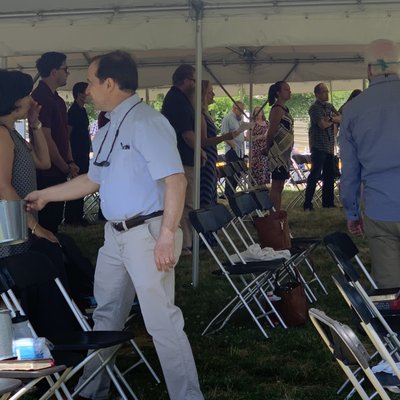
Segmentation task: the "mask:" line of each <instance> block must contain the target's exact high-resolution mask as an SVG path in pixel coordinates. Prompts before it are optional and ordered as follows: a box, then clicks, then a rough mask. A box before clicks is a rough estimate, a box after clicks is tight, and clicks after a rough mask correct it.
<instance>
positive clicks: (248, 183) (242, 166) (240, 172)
mask: <svg viewBox="0 0 400 400" xmlns="http://www.w3.org/2000/svg"><path fill="white" fill-rule="evenodd" d="M230 165H231V167H232V169H233V170H234V172H235V174H234V178H235V180H236V182H237V184H238V186H239V187H240V189H241V190H243V191H247V190H251V189H253V185H254V183H255V181H254V178H253V179H252V177H251V174H250V170H249V169H248V168H247V165H246V163H245V162H244V161H240V160H239V161H234V162H231V163H230Z"/></svg>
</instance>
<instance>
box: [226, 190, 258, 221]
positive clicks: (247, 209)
mask: <svg viewBox="0 0 400 400" xmlns="http://www.w3.org/2000/svg"><path fill="white" fill-rule="evenodd" d="M228 200H229V206H230V207H231V209H232V211H233V213H234V214H235V215H236V216H237V217H240V218H242V217H244V216H246V215H249V214H251V213H253V212H254V211H256V210H257V209H258V208H259V207H258V204H257V203H256V201H255V200H254V198H253V196H252V195H251V194H250V193H246V192H240V193H235V194H234V195H233V196H230V197H229V199H228Z"/></svg>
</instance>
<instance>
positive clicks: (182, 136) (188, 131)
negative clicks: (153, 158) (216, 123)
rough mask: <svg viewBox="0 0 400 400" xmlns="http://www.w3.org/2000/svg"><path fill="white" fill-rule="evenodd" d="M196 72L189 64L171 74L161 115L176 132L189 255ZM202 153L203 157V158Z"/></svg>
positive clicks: (182, 222)
mask: <svg viewBox="0 0 400 400" xmlns="http://www.w3.org/2000/svg"><path fill="white" fill-rule="evenodd" d="M194 76H195V69H194V67H192V66H191V65H188V64H182V65H180V66H179V67H178V68H177V69H176V70H175V72H174V74H173V75H172V85H173V86H172V87H171V89H170V90H169V91H168V93H167V94H166V96H165V99H164V102H163V105H162V109H161V112H162V113H163V114H164V116H165V117H166V118H167V119H168V121H169V123H170V124H171V125H172V126H173V128H174V129H175V132H176V138H177V145H178V151H179V154H180V156H181V159H182V164H183V168H184V170H185V175H186V179H187V187H186V197H185V209H184V211H183V216H182V220H181V228H182V231H183V246H182V247H183V250H182V255H188V254H191V252H190V248H191V247H192V227H191V224H190V221H189V217H188V215H189V212H190V211H191V210H193V185H194V144H195V136H194V124H195V112H194V108H193V104H192V101H193V96H194V92H195V89H196V79H195V78H194ZM204 154H205V153H204V151H202V157H203V158H204Z"/></svg>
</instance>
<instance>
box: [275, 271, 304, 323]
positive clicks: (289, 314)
mask: <svg viewBox="0 0 400 400" xmlns="http://www.w3.org/2000/svg"><path fill="white" fill-rule="evenodd" d="M274 293H275V295H276V296H278V297H280V298H281V300H279V301H277V302H276V303H275V306H276V308H277V310H278V312H279V314H280V315H281V317H282V318H283V320H284V321H285V323H286V325H287V326H291V327H292V326H300V325H304V324H305V323H306V322H307V319H308V302H307V297H306V294H305V291H304V285H303V282H301V280H300V276H299V273H298V271H297V270H296V275H294V274H292V273H289V280H288V281H285V282H284V283H281V284H278V283H276V284H275V290H274Z"/></svg>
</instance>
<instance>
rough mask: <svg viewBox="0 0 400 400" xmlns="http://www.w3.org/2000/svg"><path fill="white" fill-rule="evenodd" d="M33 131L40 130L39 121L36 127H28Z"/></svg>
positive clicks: (40, 124)
mask: <svg viewBox="0 0 400 400" xmlns="http://www.w3.org/2000/svg"><path fill="white" fill-rule="evenodd" d="M30 128H31V129H32V130H33V131H37V130H38V129H42V123H41V122H40V121H39V122H38V124H37V125H35V126H30Z"/></svg>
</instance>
